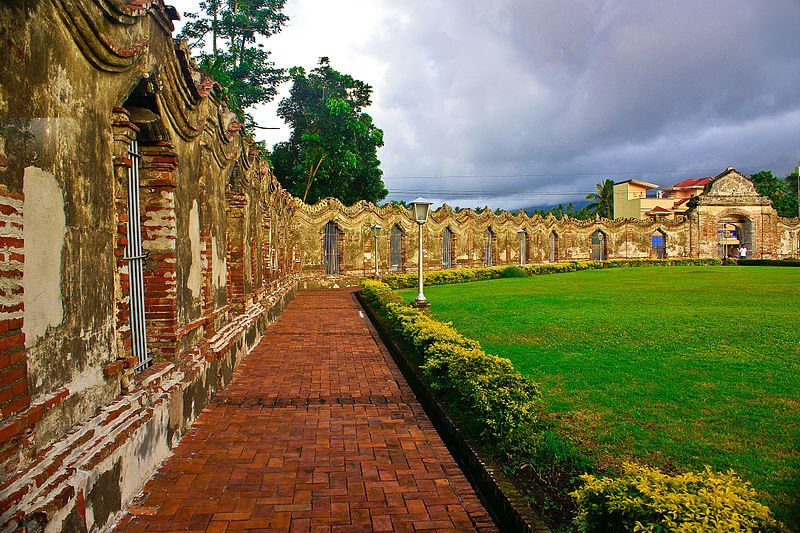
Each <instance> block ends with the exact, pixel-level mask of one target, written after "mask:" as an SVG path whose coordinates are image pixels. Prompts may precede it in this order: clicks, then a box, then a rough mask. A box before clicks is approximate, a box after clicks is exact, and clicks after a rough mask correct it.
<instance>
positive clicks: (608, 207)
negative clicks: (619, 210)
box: [586, 179, 614, 218]
mask: <svg viewBox="0 0 800 533" xmlns="http://www.w3.org/2000/svg"><path fill="white" fill-rule="evenodd" d="M595 188H596V189H597V192H593V193H590V194H587V195H586V199H587V200H592V203H590V204H589V205H587V206H586V210H587V211H588V212H590V213H591V214H593V215H599V216H601V217H605V218H611V217H613V216H614V180H609V179H607V180H603V182H602V183H598V184H596V185H595Z"/></svg>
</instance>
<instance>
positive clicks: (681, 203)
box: [672, 198, 691, 209]
mask: <svg viewBox="0 0 800 533" xmlns="http://www.w3.org/2000/svg"><path fill="white" fill-rule="evenodd" d="M689 200H691V198H681V199H680V200H678V201H677V202H675V203H674V204H672V209H677V208H678V207H680V206H682V205H683V204H685V203H686V202H688V201H689Z"/></svg>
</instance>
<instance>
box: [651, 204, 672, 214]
mask: <svg viewBox="0 0 800 533" xmlns="http://www.w3.org/2000/svg"><path fill="white" fill-rule="evenodd" d="M651 213H652V214H654V215H668V214H670V213H672V210H671V209H667V208H665V207H661V206H660V205H657V206H655V207H654V208H653V209H651V210H650V211H648V212H647V214H648V215H649V214H651Z"/></svg>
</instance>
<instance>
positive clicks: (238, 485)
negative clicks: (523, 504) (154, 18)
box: [117, 289, 497, 533]
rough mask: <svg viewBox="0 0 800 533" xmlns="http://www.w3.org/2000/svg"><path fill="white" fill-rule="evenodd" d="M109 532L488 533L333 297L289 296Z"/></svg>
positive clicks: (396, 383) (351, 314)
mask: <svg viewBox="0 0 800 533" xmlns="http://www.w3.org/2000/svg"><path fill="white" fill-rule="evenodd" d="M117 530H121V531H126V532H130V533H134V532H140V531H170V530H173V531H186V530H190V531H208V532H211V531H319V532H323V531H326V532H327V531H397V532H402V531H476V530H477V531H497V528H496V526H495V525H494V523H493V522H492V520H491V518H490V517H489V515H488V513H487V512H486V509H485V508H484V507H483V505H482V504H481V502H480V501H479V499H478V497H477V496H476V494H475V492H474V491H473V489H472V487H471V486H470V485H469V483H468V482H467V480H466V478H465V477H464V475H463V473H462V472H461V471H460V469H459V468H458V466H457V464H456V463H455V461H454V459H453V458H452V456H451V455H450V453H449V452H448V450H447V448H446V447H445V445H444V443H443V442H442V440H441V438H440V437H439V435H438V434H437V433H436V431H435V430H434V428H433V426H432V424H431V423H430V421H429V420H428V418H427V417H426V416H425V414H424V412H423V410H422V407H421V406H420V405H419V403H418V402H417V400H416V399H415V398H414V396H413V394H412V393H411V390H410V389H409V387H408V384H407V383H406V381H405V379H404V378H403V377H402V374H401V373H400V371H399V370H398V369H397V367H396V366H395V364H394V362H393V361H392V359H391V356H390V355H389V354H388V353H387V351H386V348H385V347H384V346H383V344H381V343H380V341H376V339H375V337H374V336H373V333H372V330H371V327H370V325H369V324H368V319H367V318H365V317H364V315H363V312H362V311H361V309H360V307H359V306H358V303H357V302H356V301H355V299H354V296H353V293H352V292H351V291H350V290H344V289H340V290H327V291H306V292H301V293H299V294H298V296H297V297H296V299H295V300H294V301H293V302H292V303H291V304H290V305H289V306H288V307H287V309H286V310H285V311H284V312H283V314H282V315H281V316H280V317H279V319H278V320H277V321H276V322H275V324H273V325H272V327H270V329H269V331H268V333H267V335H266V337H265V338H264V339H263V340H262V342H261V344H260V345H259V346H258V347H257V348H256V349H255V350H254V351H253V352H252V353H251V354H250V355H248V356H247V357H246V358H245V360H244V361H243V362H242V364H241V365H240V367H239V368H238V369H237V372H236V375H235V378H234V380H233V382H232V383H231V384H230V385H229V386H228V387H227V388H226V389H225V390H224V391H222V392H220V393H219V394H218V395H217V397H216V398H215V399H214V401H213V403H212V404H211V405H210V406H209V407H208V408H207V409H206V410H205V411H203V413H202V414H201V415H200V417H199V418H198V420H197V421H196V422H195V424H194V426H193V427H192V429H191V430H190V431H189V433H188V434H187V435H186V436H185V437H184V439H183V440H182V441H181V443H180V445H179V446H178V447H177V448H176V449H175V450H174V456H172V457H171V458H170V459H169V460H168V461H167V462H166V463H165V465H164V466H163V467H162V468H161V470H159V472H158V473H157V474H156V475H155V476H154V478H153V479H151V480H150V481H149V482H148V483H147V485H146V486H145V489H144V494H143V496H142V497H141V498H139V499H137V500H136V501H135V502H134V503H133V504H132V505H131V507H130V509H129V510H128V514H127V515H126V516H125V517H124V518H123V519H122V520H121V521H120V523H119V524H118V526H117Z"/></svg>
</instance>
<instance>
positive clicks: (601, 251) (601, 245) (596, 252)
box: [592, 230, 606, 261]
mask: <svg viewBox="0 0 800 533" xmlns="http://www.w3.org/2000/svg"><path fill="white" fill-rule="evenodd" d="M592 259H593V260H595V261H605V260H606V234H605V233H603V232H602V231H600V230H597V231H595V232H594V233H592Z"/></svg>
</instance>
